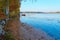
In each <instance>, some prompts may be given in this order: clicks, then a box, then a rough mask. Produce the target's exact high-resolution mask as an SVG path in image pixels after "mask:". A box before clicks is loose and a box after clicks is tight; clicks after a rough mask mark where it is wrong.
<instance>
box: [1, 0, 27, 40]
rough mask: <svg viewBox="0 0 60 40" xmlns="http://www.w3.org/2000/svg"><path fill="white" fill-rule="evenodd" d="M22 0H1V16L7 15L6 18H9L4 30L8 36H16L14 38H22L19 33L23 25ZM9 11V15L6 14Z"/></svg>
mask: <svg viewBox="0 0 60 40" xmlns="http://www.w3.org/2000/svg"><path fill="white" fill-rule="evenodd" d="M21 1H22V0H0V18H2V17H3V16H4V17H5V16H6V18H4V19H7V18H8V20H7V22H6V24H5V25H4V30H5V32H6V33H7V34H8V35H7V36H9V35H10V34H12V35H13V37H14V40H20V39H19V36H18V35H19V30H18V29H19V27H20V26H21V23H20V5H21ZM23 1H27V0H23ZM7 13H8V16H7V15H6V14H7ZM1 14H4V15H3V16H1ZM2 19H3V18H2ZM5 36H6V35H5ZM5 38H6V37H5ZM10 38H11V37H10ZM5 40H7V39H5ZM8 40H10V39H8Z"/></svg>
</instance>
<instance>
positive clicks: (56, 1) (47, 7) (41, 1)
mask: <svg viewBox="0 0 60 40" xmlns="http://www.w3.org/2000/svg"><path fill="white" fill-rule="evenodd" d="M20 9H21V11H22V12H25V11H38V12H56V11H60V0H37V1H33V2H32V0H27V1H26V2H24V1H22V2H21V8H20Z"/></svg>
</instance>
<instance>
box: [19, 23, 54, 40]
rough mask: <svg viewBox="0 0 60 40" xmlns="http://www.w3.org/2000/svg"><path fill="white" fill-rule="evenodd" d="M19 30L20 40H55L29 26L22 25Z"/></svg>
mask: <svg viewBox="0 0 60 40" xmlns="http://www.w3.org/2000/svg"><path fill="white" fill-rule="evenodd" d="M19 30H20V40H55V39H54V38H53V37H51V36H49V35H48V34H47V33H46V32H44V31H42V30H37V29H35V28H33V27H32V26H30V25H27V24H24V23H22V27H20V28H19Z"/></svg>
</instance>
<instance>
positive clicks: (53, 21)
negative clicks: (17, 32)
mask: <svg viewBox="0 0 60 40" xmlns="http://www.w3.org/2000/svg"><path fill="white" fill-rule="evenodd" d="M20 20H21V22H23V23H27V24H29V25H32V26H33V27H34V28H36V29H42V30H43V31H45V32H46V33H47V34H48V35H50V36H52V37H54V38H56V40H58V39H59V40H60V14H37V13H36V14H28V13H27V14H26V16H21V18H20Z"/></svg>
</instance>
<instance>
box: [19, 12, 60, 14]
mask: <svg viewBox="0 0 60 40" xmlns="http://www.w3.org/2000/svg"><path fill="white" fill-rule="evenodd" d="M20 13H39V14H40V13H41V14H60V12H20Z"/></svg>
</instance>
